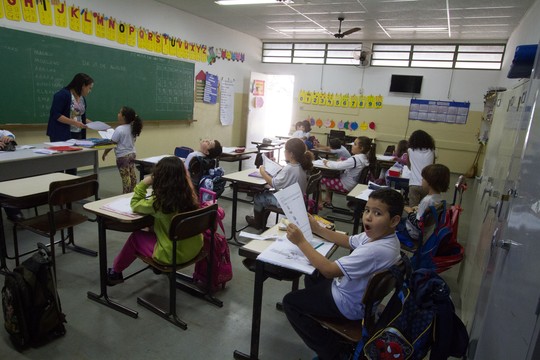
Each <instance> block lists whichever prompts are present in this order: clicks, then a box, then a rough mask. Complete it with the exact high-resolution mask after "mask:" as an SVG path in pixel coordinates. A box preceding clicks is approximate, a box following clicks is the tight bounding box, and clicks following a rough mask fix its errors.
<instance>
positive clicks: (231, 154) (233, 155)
mask: <svg viewBox="0 0 540 360" xmlns="http://www.w3.org/2000/svg"><path fill="white" fill-rule="evenodd" d="M235 150H236V148H235V147H224V148H223V152H222V153H221V155H220V156H219V158H218V160H219V161H224V162H235V161H238V171H242V162H243V161H244V160H247V159H249V158H250V156H249V154H257V153H258V152H259V150H258V149H257V148H248V149H245V150H244V151H242V152H236V151H235Z"/></svg>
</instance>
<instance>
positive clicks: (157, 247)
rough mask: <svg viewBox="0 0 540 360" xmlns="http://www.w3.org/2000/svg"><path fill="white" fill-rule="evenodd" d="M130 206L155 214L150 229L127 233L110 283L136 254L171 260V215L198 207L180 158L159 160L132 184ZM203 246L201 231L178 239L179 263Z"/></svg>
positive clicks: (121, 279) (119, 277)
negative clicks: (149, 192) (150, 188)
mask: <svg viewBox="0 0 540 360" xmlns="http://www.w3.org/2000/svg"><path fill="white" fill-rule="evenodd" d="M150 185H152V188H153V191H152V196H150V198H147V197H146V190H147V189H148V187H149V186H150ZM131 208H132V209H133V211H135V212H137V213H140V214H146V215H152V216H153V217H154V226H153V231H143V230H138V231H135V232H134V233H132V234H131V235H130V236H129V238H128V239H127V241H126V243H125V244H124V247H123V248H122V250H121V251H120V253H119V254H118V255H117V256H116V257H115V258H114V262H113V267H112V268H109V269H108V271H107V285H109V286H114V285H116V284H119V283H122V282H124V277H123V275H122V271H124V269H126V268H127V267H128V266H129V265H130V264H131V263H132V262H133V261H134V260H135V259H136V258H137V254H140V255H143V256H148V257H150V256H151V257H152V258H153V259H154V260H156V261H158V262H160V263H163V264H170V263H171V262H172V260H171V259H172V253H171V252H172V241H171V240H170V239H169V235H168V234H169V227H170V226H171V221H172V218H173V217H174V216H175V215H176V214H178V213H181V212H185V211H192V210H196V209H198V208H199V202H198V200H197V194H196V193H195V190H194V189H193V185H192V184H191V179H190V178H189V176H188V174H187V172H186V168H185V167H184V166H183V164H182V160H181V159H180V158H177V157H176V156H168V157H165V158H163V159H161V160H160V161H159V162H158V163H157V165H156V169H155V170H154V173H153V175H151V176H147V177H145V178H144V179H143V181H141V182H140V183H139V184H138V185H137V186H136V187H135V193H134V194H133V198H132V199H131ZM202 246H203V237H202V234H200V235H196V236H194V237H192V238H190V239H186V240H184V241H180V242H178V247H177V249H176V256H177V261H178V263H183V262H186V261H189V260H191V259H193V258H194V257H195V256H197V254H198V253H199V251H200V250H201V248H202Z"/></svg>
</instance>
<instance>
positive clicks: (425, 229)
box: [420, 202, 446, 245]
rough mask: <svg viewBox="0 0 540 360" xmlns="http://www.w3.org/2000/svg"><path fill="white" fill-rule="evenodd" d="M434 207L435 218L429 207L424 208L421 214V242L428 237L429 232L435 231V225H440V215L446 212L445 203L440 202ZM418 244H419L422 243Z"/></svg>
mask: <svg viewBox="0 0 540 360" xmlns="http://www.w3.org/2000/svg"><path fill="white" fill-rule="evenodd" d="M435 209H436V216H437V218H435V217H434V216H433V212H432V211H431V209H430V208H428V209H426V212H425V213H424V214H423V215H422V235H421V236H422V237H421V240H422V244H423V243H424V242H425V241H426V240H427V239H429V237H430V236H431V234H433V232H434V231H435V228H436V225H437V224H441V225H442V219H441V216H442V215H443V213H444V212H446V203H445V202H441V203H439V204H437V205H436V206H435ZM422 244H420V245H422Z"/></svg>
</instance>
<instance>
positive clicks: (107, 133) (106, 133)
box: [98, 127, 114, 140]
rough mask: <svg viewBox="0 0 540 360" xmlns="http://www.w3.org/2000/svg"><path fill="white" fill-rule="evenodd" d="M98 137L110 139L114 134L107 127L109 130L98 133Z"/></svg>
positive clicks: (111, 129)
mask: <svg viewBox="0 0 540 360" xmlns="http://www.w3.org/2000/svg"><path fill="white" fill-rule="evenodd" d="M98 134H99V136H101V138H102V139H109V140H111V139H112V136H113V134H114V129H113V128H111V127H109V129H107V130H105V131H98Z"/></svg>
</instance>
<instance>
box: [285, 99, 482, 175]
mask: <svg viewBox="0 0 540 360" xmlns="http://www.w3.org/2000/svg"><path fill="white" fill-rule="evenodd" d="M408 113H409V107H408V106H398V105H383V108H382V109H347V108H343V109H341V108H334V107H329V108H327V107H324V106H315V105H305V104H301V105H299V106H298V107H297V110H296V117H295V118H296V119H297V120H295V121H294V123H295V122H296V121H298V120H304V119H307V118H311V117H313V118H315V119H318V118H320V119H321V120H323V122H324V121H325V120H327V119H331V120H334V121H335V122H336V123H337V122H339V121H341V120H343V121H344V122H345V121H356V122H358V123H359V124H361V123H362V122H363V121H365V122H366V123H368V124H369V123H370V122H374V123H375V130H370V129H368V130H361V129H360V128H359V129H357V130H356V131H351V130H346V133H347V135H350V136H368V137H371V138H375V139H376V141H377V152H378V153H382V152H384V149H386V147H387V146H388V145H396V144H397V142H398V141H399V140H401V139H407V138H408V137H409V135H410V134H411V133H412V132H413V131H414V130H418V129H422V130H424V131H426V132H428V133H429V134H430V135H431V136H433V138H434V139H435V145H436V147H437V162H438V163H442V164H445V165H446V166H448V167H449V168H450V171H452V172H454V173H465V172H466V171H467V170H468V169H469V167H470V166H471V164H472V163H473V160H474V157H475V155H476V151H477V150H478V140H477V136H478V131H479V129H480V123H481V119H482V112H480V111H470V112H469V117H468V119H467V123H466V124H463V125H459V124H445V123H439V122H429V121H418V120H408ZM334 129H336V130H338V129H337V127H336V128H334ZM329 131H330V129H328V128H325V127H324V126H323V127H322V128H318V127H316V126H315V127H313V128H312V133H313V135H315V136H316V137H317V138H318V139H319V141H320V142H321V143H322V144H326V134H327V133H328V132H329ZM480 164H481V162H480Z"/></svg>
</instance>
